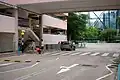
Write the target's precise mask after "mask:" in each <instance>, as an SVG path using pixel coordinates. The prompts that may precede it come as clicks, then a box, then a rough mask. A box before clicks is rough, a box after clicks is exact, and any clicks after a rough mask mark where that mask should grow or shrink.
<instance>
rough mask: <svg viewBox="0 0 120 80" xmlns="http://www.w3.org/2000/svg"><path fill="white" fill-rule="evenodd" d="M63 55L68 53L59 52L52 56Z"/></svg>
mask: <svg viewBox="0 0 120 80" xmlns="http://www.w3.org/2000/svg"><path fill="white" fill-rule="evenodd" d="M63 53H68V52H59V53H56V54H52V55H53V56H56V55H60V54H63Z"/></svg>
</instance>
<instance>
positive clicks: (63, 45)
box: [60, 41, 75, 51]
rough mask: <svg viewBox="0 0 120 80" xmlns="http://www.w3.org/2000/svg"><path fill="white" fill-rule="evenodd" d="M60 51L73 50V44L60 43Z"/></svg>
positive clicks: (67, 42) (69, 42) (68, 42)
mask: <svg viewBox="0 0 120 80" xmlns="http://www.w3.org/2000/svg"><path fill="white" fill-rule="evenodd" d="M60 49H61V50H62V51H63V50H70V51H72V50H75V43H74V42H71V41H62V42H61V45H60Z"/></svg>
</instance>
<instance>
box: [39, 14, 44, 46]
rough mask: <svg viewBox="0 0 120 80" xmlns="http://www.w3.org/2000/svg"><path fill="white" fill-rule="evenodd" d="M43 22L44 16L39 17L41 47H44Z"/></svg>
mask: <svg viewBox="0 0 120 80" xmlns="http://www.w3.org/2000/svg"><path fill="white" fill-rule="evenodd" d="M42 23H43V21H42V15H39V28H40V36H39V38H40V42H39V46H40V47H41V46H42V40H43V39H42V36H43V25H42Z"/></svg>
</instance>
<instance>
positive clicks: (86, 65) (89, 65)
mask: <svg viewBox="0 0 120 80" xmlns="http://www.w3.org/2000/svg"><path fill="white" fill-rule="evenodd" d="M82 66H84V67H93V68H96V67H97V66H98V65H91V64H82Z"/></svg>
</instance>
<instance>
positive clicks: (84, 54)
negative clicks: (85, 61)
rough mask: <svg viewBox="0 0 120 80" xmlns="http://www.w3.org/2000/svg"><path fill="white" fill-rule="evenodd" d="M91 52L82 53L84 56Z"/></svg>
mask: <svg viewBox="0 0 120 80" xmlns="http://www.w3.org/2000/svg"><path fill="white" fill-rule="evenodd" d="M90 53H91V52H87V53H83V54H81V55H82V56H83V55H88V54H90Z"/></svg>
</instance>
